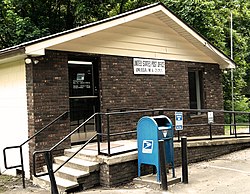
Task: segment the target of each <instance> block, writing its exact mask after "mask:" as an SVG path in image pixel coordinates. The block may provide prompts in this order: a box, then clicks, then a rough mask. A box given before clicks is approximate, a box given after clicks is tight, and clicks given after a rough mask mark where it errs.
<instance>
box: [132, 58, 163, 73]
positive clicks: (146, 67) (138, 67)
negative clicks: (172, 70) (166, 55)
mask: <svg viewBox="0 0 250 194" xmlns="http://www.w3.org/2000/svg"><path fill="white" fill-rule="evenodd" d="M133 66H134V74H150V75H165V61H164V60H157V59H140V58H134V60H133Z"/></svg>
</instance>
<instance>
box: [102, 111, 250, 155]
mask: <svg viewBox="0 0 250 194" xmlns="http://www.w3.org/2000/svg"><path fill="white" fill-rule="evenodd" d="M112 111H113V112H112ZM155 112H158V113H159V114H163V113H164V112H190V113H194V112H197V113H207V112H214V113H223V114H230V115H231V117H230V118H231V119H230V124H224V123H223V124H217V123H198V124H183V127H197V126H208V127H209V137H208V138H204V137H202V138H195V139H190V138H189V141H198V140H212V139H226V138H231V137H213V134H212V126H230V134H231V133H232V134H233V135H234V137H235V138H239V137H246V136H239V135H238V133H237V129H236V128H237V126H248V127H249V133H247V134H250V112H243V111H225V110H215V109H166V108H157V109H133V108H114V109H109V110H108V112H107V113H104V115H105V116H106V119H107V131H106V133H100V134H99V135H100V136H106V139H107V144H108V153H104V152H100V153H99V154H103V155H108V156H112V155H116V154H121V153H124V151H123V152H121V153H118V152H117V153H114V154H111V151H110V149H111V145H110V137H111V136H118V135H124V134H127V133H128V132H120V133H111V132H110V116H111V115H127V114H134V113H151V114H152V115H155ZM236 114H248V123H246V124H243V123H237V122H236ZM197 116H198V117H199V116H202V115H195V116H193V117H197ZM232 117H233V119H232ZM190 118H192V116H190ZM173 127H175V126H174V125H173ZM231 127H233V132H231V131H232V130H231ZM131 133H136V130H134V131H131ZM232 134H231V135H232ZM177 137H178V140H175V141H178V142H180V133H179V131H178V132H177ZM249 137H250V136H249ZM127 151H133V150H127Z"/></svg>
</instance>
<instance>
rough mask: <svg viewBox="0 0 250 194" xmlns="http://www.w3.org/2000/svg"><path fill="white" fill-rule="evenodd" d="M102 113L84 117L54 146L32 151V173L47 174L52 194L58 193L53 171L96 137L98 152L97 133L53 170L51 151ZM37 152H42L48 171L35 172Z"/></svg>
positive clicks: (38, 175) (39, 175) (35, 174)
mask: <svg viewBox="0 0 250 194" xmlns="http://www.w3.org/2000/svg"><path fill="white" fill-rule="evenodd" d="M101 114H102V113H94V114H93V115H92V116H90V117H89V118H88V119H86V120H85V121H84V122H82V123H81V124H80V125H79V126H78V127H76V128H75V129H74V130H73V131H71V132H70V133H69V134H68V135H66V136H65V137H64V138H63V139H61V140H60V141H59V142H57V143H56V144H55V145H54V146H52V147H51V148H50V149H46V150H39V151H35V152H34V153H33V174H34V176H35V177H41V176H45V175H49V177H50V182H51V192H52V193H53V194H57V193H58V189H57V185H56V180H55V177H54V173H56V172H57V171H58V170H59V169H60V168H62V167H63V166H64V165H65V164H66V163H68V162H69V161H70V160H71V159H72V158H73V157H74V156H75V155H77V154H78V153H79V152H80V151H81V150H82V149H83V148H84V147H85V146H86V145H88V144H89V143H90V142H92V141H93V140H94V139H95V138H96V137H97V139H98V153H100V140H99V137H98V136H99V134H98V133H96V134H95V135H94V136H93V137H91V138H90V139H89V140H88V141H87V142H85V143H84V144H83V145H82V146H81V147H80V148H79V149H78V150H77V151H76V152H75V153H74V154H73V155H72V156H71V157H69V158H68V159H67V160H66V161H64V162H63V163H62V164H61V165H60V166H59V167H58V168H57V169H55V170H53V161H52V158H53V156H52V152H53V151H54V150H55V149H56V148H57V147H58V146H59V145H61V144H62V143H63V142H64V141H66V140H67V139H68V138H69V137H71V135H73V134H74V133H75V132H77V131H78V130H79V129H80V128H81V127H83V126H84V125H85V124H86V123H88V122H89V121H90V120H91V119H93V118H95V117H96V116H97V119H98V118H99V117H98V116H99V115H101ZM97 123H99V121H98V122H97ZM38 154H44V157H45V161H46V165H47V169H48V172H45V173H39V174H37V173H36V156H37V155H38Z"/></svg>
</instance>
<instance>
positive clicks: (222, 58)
mask: <svg viewBox="0 0 250 194" xmlns="http://www.w3.org/2000/svg"><path fill="white" fill-rule="evenodd" d="M161 11H162V12H163V13H164V14H165V15H166V16H168V17H169V18H170V19H171V20H173V21H174V22H175V23H176V24H178V25H179V26H180V27H181V28H182V29H184V30H185V31H187V32H188V33H189V34H190V35H191V36H192V37H194V38H195V39H196V40H198V41H199V42H200V43H201V44H202V45H203V46H204V47H206V48H207V49H208V50H209V51H210V52H211V54H212V55H213V56H214V57H215V60H216V59H217V60H216V61H218V63H219V64H220V66H221V68H222V69H224V68H235V64H234V63H233V62H232V61H231V60H229V59H228V58H227V57H226V56H225V55H224V54H222V53H221V52H220V51H219V50H218V49H217V48H215V47H214V46H213V45H211V44H210V43H209V42H207V41H206V40H205V39H203V38H202V37H201V36H200V35H199V34H197V33H196V32H195V31H194V30H193V29H191V28H190V27H188V26H187V25H186V24H185V23H183V22H182V21H181V20H180V19H179V18H177V17H176V16H175V15H174V14H172V13H171V12H170V11H169V10H167V9H165V8H164V7H161ZM218 59H219V60H218ZM222 61H223V62H222Z"/></svg>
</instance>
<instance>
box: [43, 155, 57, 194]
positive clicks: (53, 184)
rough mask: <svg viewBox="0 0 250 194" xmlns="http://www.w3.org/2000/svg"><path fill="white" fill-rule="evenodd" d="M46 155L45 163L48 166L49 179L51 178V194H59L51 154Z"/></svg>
mask: <svg viewBox="0 0 250 194" xmlns="http://www.w3.org/2000/svg"><path fill="white" fill-rule="evenodd" d="M44 154H45V162H46V165H47V169H48V173H49V178H50V185H51V193H52V194H59V193H58V189H57V185H56V179H55V175H54V172H53V167H52V156H51V152H49V151H46V152H45V153H44Z"/></svg>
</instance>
